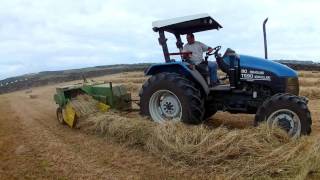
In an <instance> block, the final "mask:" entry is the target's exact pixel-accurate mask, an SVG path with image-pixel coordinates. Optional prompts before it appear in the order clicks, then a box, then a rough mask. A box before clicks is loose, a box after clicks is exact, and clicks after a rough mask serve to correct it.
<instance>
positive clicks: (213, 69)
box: [183, 33, 218, 85]
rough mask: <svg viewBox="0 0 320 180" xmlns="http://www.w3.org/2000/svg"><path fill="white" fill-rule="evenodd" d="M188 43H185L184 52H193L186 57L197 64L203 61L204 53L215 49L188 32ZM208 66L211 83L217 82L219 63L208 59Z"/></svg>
mask: <svg viewBox="0 0 320 180" xmlns="http://www.w3.org/2000/svg"><path fill="white" fill-rule="evenodd" d="M187 41H188V43H187V44H186V45H184V47H183V52H192V54H189V55H188V56H185V57H184V58H186V59H188V60H190V61H191V62H192V63H194V64H195V65H198V64H200V63H201V62H203V61H204V60H203V53H204V52H208V53H211V52H212V51H213V49H212V48H211V47H209V46H207V45H205V44H203V43H202V42H199V41H195V38H194V35H193V34H192V33H190V34H187ZM208 68H209V73H210V79H211V85H213V84H216V83H217V82H218V80H217V64H216V62H212V61H208Z"/></svg>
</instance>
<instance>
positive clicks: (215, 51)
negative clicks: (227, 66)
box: [205, 46, 221, 61]
mask: <svg viewBox="0 0 320 180" xmlns="http://www.w3.org/2000/svg"><path fill="white" fill-rule="evenodd" d="M220 49H221V46H216V47H215V48H213V51H214V52H211V53H209V52H207V53H206V57H205V60H206V61H207V60H208V57H209V56H212V55H214V56H215V57H217V56H218V55H219V51H220Z"/></svg>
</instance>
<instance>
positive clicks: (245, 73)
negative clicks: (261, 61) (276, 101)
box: [240, 69, 271, 81]
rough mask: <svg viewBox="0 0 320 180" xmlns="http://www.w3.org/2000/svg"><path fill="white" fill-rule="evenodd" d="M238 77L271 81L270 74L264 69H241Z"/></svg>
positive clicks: (248, 79)
mask: <svg viewBox="0 0 320 180" xmlns="http://www.w3.org/2000/svg"><path fill="white" fill-rule="evenodd" d="M240 79H242V80H246V81H271V76H269V75H266V74H265V72H264V71H259V70H248V69H241V74H240Z"/></svg>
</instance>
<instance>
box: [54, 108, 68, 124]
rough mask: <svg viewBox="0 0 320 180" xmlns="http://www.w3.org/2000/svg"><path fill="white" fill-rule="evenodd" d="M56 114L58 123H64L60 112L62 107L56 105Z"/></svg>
mask: <svg viewBox="0 0 320 180" xmlns="http://www.w3.org/2000/svg"><path fill="white" fill-rule="evenodd" d="M56 115H57V120H58V122H59V123H60V124H62V125H65V124H66V122H65V121H64V119H63V114H62V108H61V107H58V108H57V111H56Z"/></svg>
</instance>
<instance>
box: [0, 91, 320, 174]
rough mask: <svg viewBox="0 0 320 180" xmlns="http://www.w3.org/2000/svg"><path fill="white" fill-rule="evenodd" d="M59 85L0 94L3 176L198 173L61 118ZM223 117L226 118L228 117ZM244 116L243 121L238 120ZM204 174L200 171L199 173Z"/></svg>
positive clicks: (232, 120)
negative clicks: (58, 115) (55, 97)
mask: <svg viewBox="0 0 320 180" xmlns="http://www.w3.org/2000/svg"><path fill="white" fill-rule="evenodd" d="M54 87H55V86H47V87H41V88H37V89H34V90H33V94H35V95H37V96H38V97H37V98H30V97H29V95H30V94H26V93H25V92H16V93H12V94H7V95H1V96H0V162H1V163H0V179H20V178H21V177H23V179H43V178H45V179H143V178H147V179H151V178H155V179H164V178H165V177H166V178H168V177H171V178H174V177H180V178H183V177H185V178H186V177H190V176H192V177H194V174H193V172H194V171H193V172H192V171H189V170H187V169H185V170H184V169H177V168H175V167H173V166H171V165H168V164H166V163H165V162H162V161H161V160H160V159H156V158H154V157H152V155H150V154H146V153H144V152H142V151H141V150H136V149H132V148H127V147H124V146H122V145H120V144H117V143H114V142H112V141H111V140H108V139H104V138H99V137H97V135H93V134H85V133H83V132H81V131H79V130H72V129H70V128H68V127H66V126H62V125H60V124H58V122H57V120H56V115H55V109H56V105H55V104H54V102H53V99H52V96H53V94H54V92H55V88H54ZM309 106H310V108H311V110H312V116H313V122H314V124H313V133H312V134H313V135H318V134H319V132H320V124H319V122H318V121H319V117H320V115H319V112H320V103H319V100H313V101H311V102H310V103H309ZM252 117H253V116H249V115H244V116H241V118H239V116H234V115H229V114H226V113H219V114H217V115H216V116H215V117H214V120H215V121H214V123H213V125H214V126H219V125H221V124H224V125H226V126H229V127H231V128H243V127H246V126H250V125H251V122H252ZM223 119H228V121H225V120H223ZM239 121H240V122H242V123H239ZM197 176H200V177H201V175H197Z"/></svg>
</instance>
